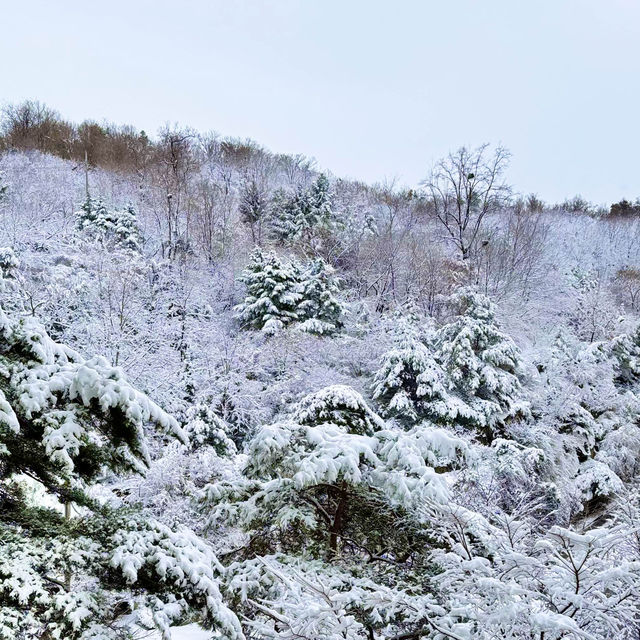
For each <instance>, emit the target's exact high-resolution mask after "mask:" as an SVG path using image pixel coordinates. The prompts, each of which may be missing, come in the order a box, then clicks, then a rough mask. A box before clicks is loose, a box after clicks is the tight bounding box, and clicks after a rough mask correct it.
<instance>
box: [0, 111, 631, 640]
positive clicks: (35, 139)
mask: <svg viewBox="0 0 640 640" xmlns="http://www.w3.org/2000/svg"><path fill="white" fill-rule="evenodd" d="M455 142H456V141H453V146H452V150H451V152H450V154H448V155H447V156H445V157H443V158H442V159H440V160H439V161H436V162H434V163H433V166H432V167H427V168H425V175H424V180H423V181H422V182H421V184H420V185H419V187H417V188H415V189H411V190H407V189H404V188H401V187H399V186H398V185H396V184H394V183H385V184H374V185H372V184H364V183H360V182H356V181H353V180H346V179H342V178H341V177H340V176H336V175H333V174H331V173H330V172H327V171H324V172H323V171H320V170H318V168H317V167H316V164H315V162H314V161H313V160H311V159H309V158H307V157H304V156H302V155H295V156H291V155H282V154H276V153H272V152H270V151H268V150H267V149H265V148H263V147H262V146H260V145H259V144H258V143H255V142H252V141H250V140H240V139H234V138H225V137H224V136H221V135H218V134H216V133H202V132H197V131H195V130H192V129H189V128H186V127H179V126H166V127H165V128H163V129H162V130H160V131H159V132H158V133H157V135H156V134H154V135H147V134H146V133H145V132H144V131H138V130H136V129H135V128H133V127H131V126H122V125H115V124H108V123H102V124H99V123H97V122H91V121H87V122H83V123H82V124H77V123H73V122H70V121H67V120H66V119H64V117H63V116H62V115H60V114H58V113H57V112H55V111H54V110H52V109H50V108H48V107H47V106H45V105H44V104H42V103H40V102H37V101H27V102H23V103H19V104H13V105H9V106H7V107H6V108H5V109H4V111H3V113H2V116H1V124H0V247H1V248H0V334H1V337H0V639H1V640H16V639H17V640H35V639H42V640H142V639H153V640H170V639H171V638H174V640H196V639H197V640H200V639H213V638H218V639H224V640H294V639H295V640H420V639H429V640H493V639H498V638H500V639H513V640H559V639H567V640H602V639H610V638H615V639H616V640H638V638H640V324H639V312H640V203H639V202H636V203H633V202H630V201H627V200H621V201H619V202H615V203H612V204H610V205H608V206H607V207H602V206H594V205H592V204H590V203H589V202H587V201H585V200H584V199H583V198H581V197H579V196H576V197H575V198H572V199H568V200H566V201H564V202H562V203H558V204H552V203H547V202H545V201H543V199H542V197H543V196H540V197H539V196H537V195H535V194H528V195H527V194H519V193H517V192H516V191H515V190H514V189H513V188H512V187H511V186H510V182H509V162H510V153H509V151H508V149H506V148H503V147H501V146H499V145H495V144H490V145H483V146H480V147H469V146H467V147H465V146H462V147H460V148H455Z"/></svg>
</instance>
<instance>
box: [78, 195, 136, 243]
mask: <svg viewBox="0 0 640 640" xmlns="http://www.w3.org/2000/svg"><path fill="white" fill-rule="evenodd" d="M76 227H77V229H78V230H79V231H82V232H84V233H86V234H87V235H88V237H90V238H92V239H97V240H99V241H100V242H102V243H104V244H106V245H108V246H115V247H118V248H121V249H128V250H131V251H139V250H140V230H139V228H138V221H137V215H136V212H135V210H134V208H133V206H132V205H127V206H126V207H125V208H124V209H121V210H110V209H108V208H107V206H106V204H105V203H104V201H103V200H102V199H100V198H97V199H96V198H91V197H88V198H87V199H86V200H85V202H84V203H83V205H82V207H81V208H80V211H78V212H77V213H76Z"/></svg>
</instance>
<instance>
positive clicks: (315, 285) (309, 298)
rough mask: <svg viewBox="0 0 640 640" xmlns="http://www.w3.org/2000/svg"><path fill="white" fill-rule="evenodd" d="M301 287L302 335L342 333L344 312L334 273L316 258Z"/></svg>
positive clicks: (308, 269) (309, 266)
mask: <svg viewBox="0 0 640 640" xmlns="http://www.w3.org/2000/svg"><path fill="white" fill-rule="evenodd" d="M301 284H302V292H301V295H302V299H301V301H300V304H299V307H298V309H299V311H298V313H299V315H300V317H301V318H302V319H303V322H302V325H301V326H300V328H301V329H302V331H307V332H308V333H316V334H319V335H326V334H331V333H334V332H335V331H337V330H338V329H340V327H342V315H343V313H344V309H343V307H342V304H341V303H340V302H339V301H338V299H337V298H336V297H335V296H336V294H337V293H338V285H339V281H338V278H336V276H335V270H334V269H333V268H332V267H331V266H330V265H328V264H327V263H326V262H325V261H324V260H322V258H316V259H315V260H313V261H312V262H311V263H310V264H309V265H308V266H307V268H306V269H305V270H304V271H303V273H302V282H301Z"/></svg>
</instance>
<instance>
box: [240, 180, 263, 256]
mask: <svg viewBox="0 0 640 640" xmlns="http://www.w3.org/2000/svg"><path fill="white" fill-rule="evenodd" d="M238 209H239V211H240V219H241V220H242V222H244V223H245V224H248V225H249V228H250V229H251V240H252V241H253V243H254V244H257V245H260V244H261V243H262V222H263V220H264V218H265V217H266V215H267V213H268V203H267V199H266V197H265V194H264V192H263V191H262V190H261V189H260V187H259V186H258V184H257V183H256V182H255V180H254V181H251V182H249V183H247V184H246V185H244V187H243V188H242V190H241V192H240V204H239V207H238Z"/></svg>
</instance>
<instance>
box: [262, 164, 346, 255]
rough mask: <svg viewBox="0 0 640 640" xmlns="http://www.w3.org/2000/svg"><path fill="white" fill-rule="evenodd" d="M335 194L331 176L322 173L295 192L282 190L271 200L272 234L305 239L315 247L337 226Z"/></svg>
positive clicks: (282, 239)
mask: <svg viewBox="0 0 640 640" xmlns="http://www.w3.org/2000/svg"><path fill="white" fill-rule="evenodd" d="M332 201H333V193H332V191H331V186H330V183H329V180H328V178H327V177H326V176H325V175H324V174H320V175H319V176H318V178H316V180H315V181H314V182H313V183H312V184H311V186H310V187H308V188H304V187H302V186H299V187H297V188H296V190H295V191H294V192H293V193H287V192H286V191H284V190H282V189H280V190H278V191H276V193H275V194H274V197H273V200H272V203H271V216H270V219H271V229H272V233H273V234H274V235H275V236H276V238H277V239H278V240H279V241H280V242H282V243H289V244H291V243H293V242H296V241H298V242H301V243H302V245H303V246H304V247H305V248H306V249H309V250H315V249H316V248H317V247H316V245H317V244H318V241H319V239H320V238H321V236H323V235H324V234H326V233H328V232H330V231H331V230H332V229H333V226H334V222H335V214H334V211H333V208H332Z"/></svg>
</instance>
